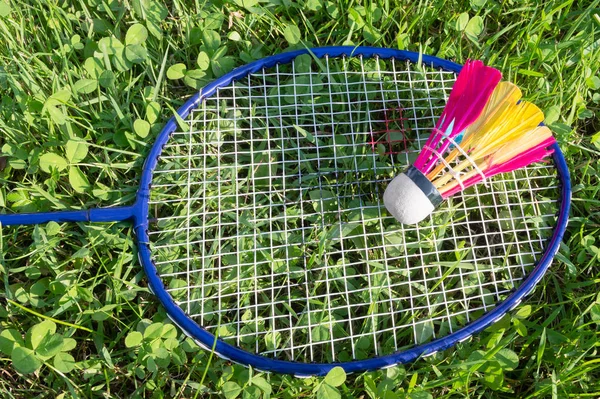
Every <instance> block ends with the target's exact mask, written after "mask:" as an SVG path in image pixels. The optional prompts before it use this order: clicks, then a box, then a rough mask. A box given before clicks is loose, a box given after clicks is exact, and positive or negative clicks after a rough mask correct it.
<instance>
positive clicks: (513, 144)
mask: <svg viewBox="0 0 600 399" xmlns="http://www.w3.org/2000/svg"><path fill="white" fill-rule="evenodd" d="M500 79H501V74H500V72H499V71H497V70H496V69H494V68H491V67H487V66H485V65H483V63H482V62H481V61H473V62H467V64H466V65H465V67H464V68H463V70H462V71H461V72H460V74H459V76H458V78H457V80H456V83H455V85H454V87H453V88H452V92H451V93H450V97H449V99H448V103H447V105H446V107H445V108H444V111H443V112H442V115H441V116H440V118H439V120H438V122H437V123H436V125H435V127H434V128H433V131H432V134H431V135H430V137H429V138H428V140H427V142H426V143H425V145H424V146H423V150H422V151H421V153H420V154H419V155H418V157H417V159H416V160H415V162H414V164H413V166H411V167H410V168H409V169H408V170H407V172H405V173H402V174H400V175H399V176H397V177H396V178H394V180H392V182H391V183H390V184H389V186H388V187H387V189H386V191H385V193H384V197H383V199H384V203H385V206H386V208H387V209H388V211H389V212H390V213H391V214H392V215H394V217H396V219H398V220H399V221H400V222H402V223H405V224H414V223H418V222H419V221H421V220H423V219H424V218H425V217H427V216H428V215H429V214H430V213H431V212H432V211H433V210H434V209H435V207H436V206H437V205H438V204H439V203H441V202H442V200H444V199H446V198H448V197H449V196H451V195H454V194H456V193H458V192H460V191H462V190H464V189H465V188H467V187H470V186H472V185H474V184H477V183H480V182H481V181H482V180H486V179H488V178H490V177H492V176H494V175H496V174H499V173H506V172H510V171H513V170H516V169H519V168H522V167H525V166H527V165H529V164H531V163H533V162H538V161H541V160H543V159H544V158H545V157H547V156H548V155H550V154H552V150H551V149H550V148H549V147H550V146H551V145H552V144H553V143H554V142H555V140H554V138H553V137H552V133H551V132H550V130H549V129H548V128H547V127H546V126H541V125H540V124H541V122H542V121H543V120H544V115H543V113H542V111H541V110H540V109H539V108H538V107H536V106H535V105H534V104H532V103H530V102H527V101H521V91H520V90H519V88H518V87H516V86H515V85H514V84H512V83H509V82H500Z"/></svg>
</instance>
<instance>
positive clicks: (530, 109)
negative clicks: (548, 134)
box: [427, 82, 544, 187]
mask: <svg viewBox="0 0 600 399" xmlns="http://www.w3.org/2000/svg"><path fill="white" fill-rule="evenodd" d="M520 97H521V92H520V90H519V89H518V88H517V87H516V86H515V85H513V84H512V83H508V82H502V83H500V84H499V85H498V87H497V88H496V90H495V91H494V93H493V94H492V97H491V98H490V101H489V103H488V104H487V105H486V108H485V109H484V112H482V114H481V115H480V117H479V118H477V120H476V121H475V122H474V123H473V124H472V125H470V126H469V127H468V128H467V129H466V131H465V135H464V138H463V140H462V142H461V143H460V148H454V149H453V150H452V151H451V152H450V153H449V154H448V155H447V156H446V157H445V160H446V162H447V163H450V162H452V161H454V160H455V159H457V158H458V159H460V161H459V162H458V164H457V165H454V166H453V167H452V168H453V169H454V171H456V172H461V171H463V170H467V169H469V168H471V167H473V163H475V164H476V165H478V167H479V168H480V169H481V170H484V169H485V168H487V165H483V164H482V165H481V166H479V164H480V163H481V161H482V160H483V159H484V158H487V157H490V156H494V158H495V157H496V156H498V155H499V154H498V152H499V151H500V149H501V148H502V146H504V145H505V144H507V143H510V142H513V141H515V143H516V145H518V146H519V147H520V149H521V152H522V150H523V148H529V146H528V144H527V141H528V139H527V140H525V141H524V140H523V139H525V138H526V137H527V136H528V135H529V134H531V133H532V132H533V131H536V128H537V127H538V125H539V124H540V123H541V122H542V121H543V120H544V114H543V113H542V111H541V110H540V109H539V108H538V107H536V106H535V105H534V104H532V103H529V102H527V101H521V102H520V103H517V101H518V99H519V98H520ZM463 152H464V153H466V154H467V155H468V158H467V156H465V155H464V154H463ZM496 163H497V162H496ZM444 168H445V165H444V164H440V165H438V166H437V167H436V168H434V169H433V170H432V171H431V172H430V173H429V174H428V175H427V177H428V178H429V180H431V181H432V182H433V184H434V185H435V186H436V187H443V186H445V185H446V184H447V183H448V182H450V181H451V180H452V179H454V176H453V175H452V174H449V173H446V172H445V171H444ZM475 172H476V173H477V171H475ZM440 174H441V175H440ZM438 175H439V177H438Z"/></svg>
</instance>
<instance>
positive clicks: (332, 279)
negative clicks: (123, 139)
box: [149, 56, 558, 362]
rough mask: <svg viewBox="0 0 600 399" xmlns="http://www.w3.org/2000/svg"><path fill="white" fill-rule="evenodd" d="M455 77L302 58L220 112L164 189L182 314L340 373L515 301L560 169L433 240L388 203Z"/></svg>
mask: <svg viewBox="0 0 600 399" xmlns="http://www.w3.org/2000/svg"><path fill="white" fill-rule="evenodd" d="M455 78H456V76H455V75H454V74H453V73H451V72H446V71H441V70H437V69H432V68H429V67H420V66H419V67H416V66H414V65H411V64H409V63H406V62H404V61H402V62H400V61H394V60H382V59H369V60H366V59H365V60H362V59H360V58H353V59H346V58H340V59H329V58H325V59H323V60H321V61H320V63H319V64H317V63H316V62H314V61H313V60H312V59H311V58H310V57H308V56H303V57H300V58H299V59H296V61H295V62H294V63H292V64H289V65H278V66H276V67H274V68H271V69H268V70H263V71H261V72H257V73H255V74H253V75H251V76H248V77H247V78H244V79H241V80H240V81H237V82H234V83H232V84H231V85H230V86H229V87H225V88H221V89H219V90H218V91H217V93H216V94H215V95H214V96H212V97H210V98H208V99H206V100H205V101H204V102H203V103H202V104H201V106H200V107H199V108H198V109H197V110H195V111H193V112H192V113H191V115H190V116H189V117H188V120H187V123H188V126H187V127H188V128H187V129H185V130H182V131H177V132H175V133H174V134H173V136H172V138H171V140H170V141H169V142H168V143H167V145H166V146H165V148H164V150H163V153H162V156H161V158H160V160H159V164H158V166H157V168H156V172H155V174H154V180H153V185H152V190H151V210H150V214H151V217H152V219H151V223H150V227H149V228H150V233H149V234H150V239H151V246H152V251H153V254H154V261H155V263H156V265H157V269H158V271H159V273H160V275H161V277H162V279H163V280H164V282H165V284H166V286H167V287H168V290H169V292H170V294H171V295H172V297H173V299H174V300H175V301H176V303H178V304H179V305H180V306H181V308H182V309H184V310H185V311H186V312H187V313H188V314H189V315H191V317H192V318H193V319H194V320H196V321H197V322H198V323H199V324H200V325H201V326H203V327H205V328H206V329H208V330H209V331H211V332H213V333H216V332H217V330H218V334H219V337H221V338H222V339H224V340H225V341H226V342H229V343H231V344H234V345H237V346H240V347H242V348H244V349H246V350H248V351H251V352H256V353H261V354H263V355H266V356H269V357H273V358H278V359H286V360H292V359H293V360H298V361H306V362H310V361H317V362H332V361H345V360H351V359H361V358H366V357H372V356H377V355H385V354H389V353H392V352H395V351H398V350H401V349H403V348H408V347H411V346H414V345H416V344H420V343H423V342H427V341H429V340H432V339H434V338H439V337H443V336H445V335H447V334H449V333H450V332H452V331H456V330H457V329H460V328H461V327H463V326H465V325H466V324H468V323H469V322H471V321H473V320H475V319H477V318H479V317H480V316H481V315H482V314H483V313H484V312H486V311H488V310H490V309H491V308H492V307H493V306H494V304H496V303H498V302H499V301H502V300H503V299H504V298H505V297H506V296H507V295H508V294H510V292H511V291H512V290H514V289H515V288H516V287H518V286H519V284H520V283H521V281H522V280H523V279H524V278H525V277H526V275H527V273H528V272H529V271H530V270H531V269H532V267H533V266H534V264H535V261H536V259H537V257H538V255H539V254H540V253H541V251H542V250H543V247H544V243H545V239H546V238H547V237H548V236H549V235H550V233H551V232H552V229H553V226H554V223H555V216H554V215H555V212H556V210H557V206H556V202H557V201H556V198H557V195H558V190H557V188H556V179H555V177H554V175H555V171H554V168H553V166H552V165H544V164H537V165H532V166H530V167H528V168H527V169H525V170H522V171H516V172H513V173H510V174H506V175H500V176H496V177H494V178H493V179H491V180H490V182H489V186H488V187H484V186H476V187H473V188H470V189H467V190H466V191H465V192H463V193H460V194H458V195H456V196H454V197H452V198H450V199H449V200H448V201H446V202H445V203H443V204H442V205H441V207H440V208H439V209H437V210H436V211H435V212H434V214H433V215H432V216H431V217H430V218H429V219H428V220H426V221H424V222H422V223H421V224H419V225H418V226H404V225H400V224H399V223H397V222H396V221H395V220H394V219H393V217H391V216H390V215H389V214H388V212H387V210H386V209H385V208H384V207H383V202H382V201H381V198H382V195H383V192H384V190H385V187H386V185H387V183H388V182H389V181H390V180H391V178H392V177H393V176H394V175H395V174H397V173H399V172H400V171H402V170H403V169H404V168H405V167H406V166H408V165H409V164H410V163H411V162H412V161H413V160H414V159H415V157H416V154H417V152H418V151H419V149H420V148H421V147H422V146H423V145H424V143H425V141H426V139H427V135H428V134H429V132H430V130H431V128H432V126H433V125H434V124H435V120H436V118H437V116H438V115H439V114H440V113H441V111H442V109H443V107H444V105H445V102H446V99H447V98H448V95H449V92H450V90H451V87H452V84H453V82H454V80H455Z"/></svg>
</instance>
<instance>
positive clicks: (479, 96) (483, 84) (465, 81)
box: [414, 61, 502, 174]
mask: <svg viewBox="0 0 600 399" xmlns="http://www.w3.org/2000/svg"><path fill="white" fill-rule="evenodd" d="M501 78H502V74H501V73H500V71H498V70H497V69H494V68H492V67H489V66H485V65H484V64H483V62H481V61H467V63H466V64H465V65H464V67H463V68H462V70H461V71H460V73H459V75H458V78H457V79H456V82H455V83H454V86H453V87H452V91H451V92H450V98H449V99H448V103H447V104H446V107H445V108H444V111H443V112H442V115H441V116H440V119H438V122H437V123H436V125H435V128H434V129H433V133H432V134H431V135H430V136H429V138H428V139H427V142H426V143H425V146H426V148H424V149H423V151H421V153H420V154H419V156H418V157H417V159H416V160H415V163H414V166H415V167H416V168H417V169H419V170H420V171H421V172H423V173H424V174H427V173H428V172H429V171H431V169H433V167H434V166H435V164H436V163H437V162H438V157H437V156H436V155H435V154H434V152H433V151H432V149H435V151H437V152H438V153H439V154H440V155H443V154H444V152H445V151H446V150H447V149H448V147H449V145H450V142H449V141H448V140H446V139H445V137H444V134H445V132H446V131H447V130H448V128H449V127H450V126H452V131H451V132H450V134H449V137H450V138H454V137H456V136H457V135H458V134H459V133H461V132H462V131H463V130H465V128H466V127H467V126H469V125H470V124H471V123H473V122H474V121H475V120H476V119H477V118H478V117H479V115H480V114H481V112H482V111H483V109H484V107H485V105H486V103H487V102H488V100H489V98H490V96H491V95H492V92H493V91H494V88H495V87H496V85H497V84H498V82H500V79H501Z"/></svg>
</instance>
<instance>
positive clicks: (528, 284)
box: [0, 46, 571, 377]
mask: <svg viewBox="0 0 600 399" xmlns="http://www.w3.org/2000/svg"><path fill="white" fill-rule="evenodd" d="M304 54H311V55H313V56H314V57H317V58H323V57H325V56H330V57H339V56H343V55H346V56H349V57H355V56H362V57H365V58H371V57H380V58H395V59H397V60H410V61H411V62H414V63H418V62H422V63H425V64H428V65H432V66H433V67H435V68H442V69H445V70H449V71H453V72H456V73H458V72H460V70H461V68H462V66H461V65H459V64H456V63H454V62H451V61H447V60H444V59H441V58H437V57H433V56H429V55H424V54H419V53H415V52H410V51H403V50H394V49H385V48H376V47H351V46H335V47H319V48H312V49H304V50H297V51H290V52H287V53H283V54H278V55H274V56H270V57H266V58H263V59H261V60H258V61H255V62H252V63H250V64H247V65H245V66H242V67H239V68H236V69H234V70H233V71H232V72H230V73H228V74H226V75H224V76H222V77H221V78H219V79H217V80H215V81H213V82H212V83H210V84H209V85H207V86H205V87H204V88H203V89H202V90H200V92H199V93H198V94H196V95H195V96H193V97H191V98H190V99H189V100H188V101H187V102H186V103H185V104H184V105H183V106H182V107H180V108H179V109H178V110H177V114H178V115H179V117H181V118H182V119H185V118H186V117H187V116H188V114H189V113H190V112H191V111H192V110H193V109H195V108H197V107H198V105H199V104H200V103H201V102H202V101H203V100H204V99H205V98H208V97H210V96H212V95H213V94H214V93H215V92H216V90H217V89H218V88H220V87H224V86H228V85H229V84H230V83H231V82H232V81H235V80H239V79H240V78H243V77H246V76H247V75H249V74H251V73H254V72H258V71H260V70H261V69H262V68H270V67H273V66H275V65H276V64H286V63H290V62H291V61H292V60H293V59H295V58H296V57H298V56H300V55H304ZM176 128H177V122H176V120H175V117H172V118H171V119H170V120H169V121H168V122H167V124H166V125H165V127H164V128H163V130H162V131H161V133H160V134H159V135H158V137H157V139H156V142H155V144H154V145H153V147H152V149H151V150H150V153H149V154H148V157H147V158H146V162H145V163H144V167H143V170H142V176H141V181H140V188H139V189H138V192H137V196H136V201H135V203H134V204H133V205H131V206H124V207H112V208H97V209H90V210H78V211H58V212H42V213H31V214H10V215H0V223H1V224H2V225H3V226H9V225H25V224H40V223H46V222H49V221H55V222H118V221H125V220H132V221H133V223H134V230H135V233H136V237H137V242H138V255H139V259H140V263H141V264H142V267H143V269H144V272H145V274H146V276H147V278H148V283H149V286H150V289H151V290H152V292H153V293H154V295H156V297H158V299H159V301H160V302H161V304H162V305H163V307H164V308H165V310H166V311H167V314H168V315H169V316H170V317H171V319H172V320H173V322H174V323H175V324H177V325H178V326H179V327H180V328H181V329H182V330H183V331H184V332H185V333H186V334H187V335H189V336H190V337H192V338H193V339H195V340H196V341H197V342H198V343H199V344H200V345H201V346H203V347H204V348H206V349H208V350H211V348H213V347H214V351H215V352H216V354H218V355H219V356H220V357H222V358H225V359H229V360H231V361H234V362H237V363H241V364H243V365H246V366H252V367H254V368H256V369H259V370H263V371H272V372H278V373H285V374H293V375H296V376H301V377H303V376H311V375H325V374H327V372H329V370H331V369H332V368H333V367H336V366H340V367H342V368H343V369H344V370H345V371H346V372H348V373H350V372H359V371H366V370H375V369H380V368H385V367H389V366H393V365H395V364H398V363H408V362H411V361H414V360H415V359H417V358H419V357H423V356H426V355H431V354H433V353H435V352H438V351H442V350H445V349H448V348H450V347H451V346H453V345H455V344H456V343H458V342H461V341H464V340H466V339H468V338H469V337H471V336H472V335H473V334H476V333H478V332H480V331H482V330H483V329H485V328H486V327H488V326H489V325H491V324H492V323H494V322H496V321H497V320H499V319H500V318H501V317H503V316H504V315H505V314H506V313H507V312H509V311H510V310H512V309H513V308H515V307H516V306H517V305H518V304H519V303H520V302H521V301H522V300H523V298H524V297H525V296H526V295H527V294H528V293H529V292H531V290H532V289H533V288H534V286H535V285H536V284H537V283H538V282H539V281H540V279H541V278H542V277H543V275H544V273H545V272H546V270H547V269H548V267H549V266H550V264H551V262H552V259H553V258H554V255H555V254H556V252H557V251H558V249H559V246H560V242H561V240H562V238H563V235H564V232H565V230H566V227H567V222H568V216H569V209H570V205H571V183H570V177H569V170H568V168H567V164H566V162H565V158H564V156H563V153H562V152H561V150H560V148H559V146H558V145H557V144H554V145H553V150H554V153H553V159H554V163H555V165H556V169H557V176H558V180H559V182H560V183H559V184H560V188H561V193H560V199H559V202H560V204H559V212H558V217H557V222H556V227H555V229H554V232H553V234H552V237H551V238H550V239H549V240H548V242H547V246H546V248H545V250H544V253H543V254H542V256H541V258H540V259H539V262H538V263H537V265H536V266H535V268H534V269H533V271H532V272H531V273H530V274H529V275H528V276H527V278H526V279H525V280H524V281H523V282H522V284H521V285H520V286H519V288H518V289H516V290H515V292H513V293H512V294H511V295H510V296H509V297H508V298H507V299H506V300H504V301H503V302H502V303H500V304H498V305H497V306H496V307H495V308H494V309H492V310H491V311H489V312H488V313H486V314H484V315H483V316H481V317H480V318H479V319H477V320H476V321H474V322H472V323H471V324H469V325H467V326H465V327H463V328H462V329H460V330H458V331H455V332H453V333H451V334H449V335H447V336H445V337H443V338H439V339H436V340H433V341H431V342H428V343H426V344H423V345H419V346H416V347H413V348H411V349H408V350H406V351H403V352H398V353H394V354H390V355H386V356H380V357H375V358H371V359H366V360H354V361H349V362H343V363H298V362H291V361H283V360H275V359H270V358H267V357H264V356H260V355H257V354H253V353H249V352H246V351H244V350H242V349H240V348H237V347H234V346H232V345H230V344H227V343H225V342H223V341H221V340H219V339H216V338H215V336H214V335H213V334H211V333H210V332H208V331H207V330H205V329H204V328H202V327H201V326H199V325H198V324H197V323H196V322H195V321H193V320H192V319H191V318H189V317H188V316H187V315H186V314H185V313H184V311H183V310H182V309H181V308H180V307H179V306H178V305H177V304H176V303H175V302H174V301H173V299H172V298H171V296H170V295H169V293H168V292H167V291H166V289H165V286H164V284H163V282H162V280H161V278H160V276H159V274H158V271H157V269H156V267H155V265H154V263H153V261H152V256H151V251H150V246H149V237H148V214H149V212H148V211H149V205H148V204H149V199H150V185H151V183H152V174H153V171H154V169H155V167H156V164H157V162H158V158H159V156H160V154H161V152H162V149H163V147H164V145H165V144H166V143H167V141H168V140H169V138H170V136H171V133H173V132H174V131H175V130H176ZM215 340H216V342H215Z"/></svg>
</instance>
